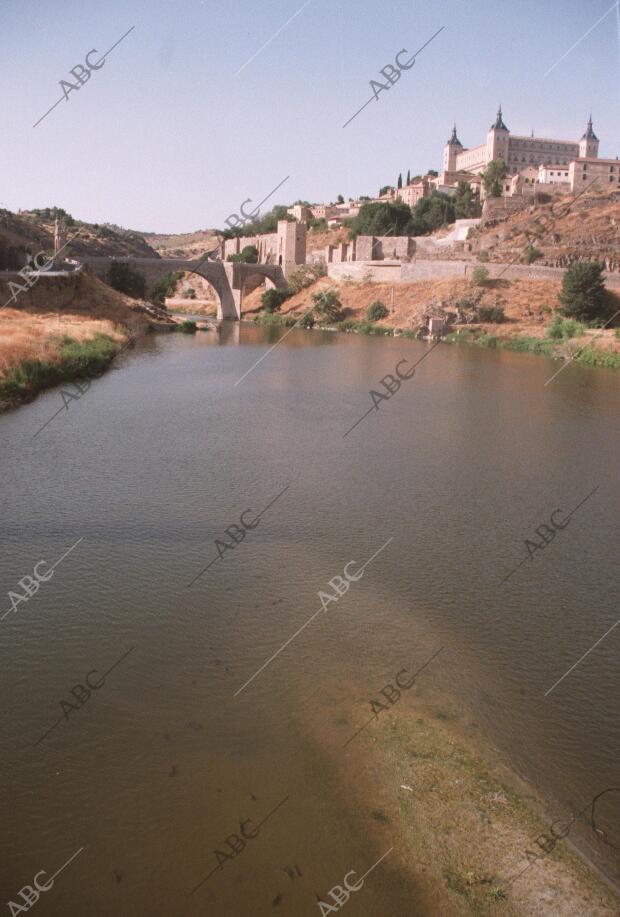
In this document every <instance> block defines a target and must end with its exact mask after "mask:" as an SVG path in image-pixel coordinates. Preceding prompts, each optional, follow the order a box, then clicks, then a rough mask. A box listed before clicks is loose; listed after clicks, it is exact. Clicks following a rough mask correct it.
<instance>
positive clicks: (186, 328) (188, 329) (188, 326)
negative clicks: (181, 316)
mask: <svg viewBox="0 0 620 917" xmlns="http://www.w3.org/2000/svg"><path fill="white" fill-rule="evenodd" d="M177 331H180V332H181V334H196V322H191V321H189V320H187V321H184V322H180V323H179V324H178V325H177Z"/></svg>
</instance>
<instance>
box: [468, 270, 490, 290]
mask: <svg viewBox="0 0 620 917" xmlns="http://www.w3.org/2000/svg"><path fill="white" fill-rule="evenodd" d="M471 276H472V280H473V281H474V283H475V284H476V286H477V287H484V286H486V284H487V281H488V279H489V272H488V271H487V269H486V267H475V268H474V269H473V271H472V275H471Z"/></svg>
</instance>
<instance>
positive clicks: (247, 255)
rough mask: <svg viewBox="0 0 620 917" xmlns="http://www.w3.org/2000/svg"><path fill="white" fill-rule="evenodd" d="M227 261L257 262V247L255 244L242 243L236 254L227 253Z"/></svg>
mask: <svg viewBox="0 0 620 917" xmlns="http://www.w3.org/2000/svg"><path fill="white" fill-rule="evenodd" d="M226 260H227V261H240V262H241V263H242V264H257V263H258V249H257V247H256V246H255V245H244V246H243V248H242V250H241V252H240V253H239V254H238V255H229V256H228V258H227V259H226Z"/></svg>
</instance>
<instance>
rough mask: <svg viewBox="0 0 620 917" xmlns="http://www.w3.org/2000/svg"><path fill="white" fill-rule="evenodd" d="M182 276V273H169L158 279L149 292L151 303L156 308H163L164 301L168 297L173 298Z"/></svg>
mask: <svg viewBox="0 0 620 917" xmlns="http://www.w3.org/2000/svg"><path fill="white" fill-rule="evenodd" d="M182 276H183V272H182V271H170V272H169V273H168V274H164V276H163V277H160V279H159V280H158V281H157V283H156V284H155V285H154V286H153V289H152V290H151V295H150V296H149V299H150V300H151V302H152V303H154V305H156V306H164V300H165V299H166V298H167V297H169V296H174V291H175V290H176V288H177V284H178V282H179V280H180V279H181V277H182Z"/></svg>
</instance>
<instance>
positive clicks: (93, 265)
mask: <svg viewBox="0 0 620 917" xmlns="http://www.w3.org/2000/svg"><path fill="white" fill-rule="evenodd" d="M81 260H82V261H83V263H84V264H85V265H88V267H90V269H91V270H92V271H93V272H94V273H95V274H96V275H97V276H98V277H100V278H101V279H102V280H106V279H107V276H108V272H109V270H110V265H111V264H112V263H113V262H114V261H122V262H124V263H126V264H129V265H130V266H131V267H132V268H133V269H134V270H136V271H138V272H139V273H141V274H142V275H143V276H144V278H145V280H146V288H147V294H148V293H150V291H151V290H152V289H153V287H154V285H155V284H156V283H157V281H158V280H160V279H161V278H162V277H165V275H166V274H169V273H170V272H171V271H183V272H184V273H186V274H199V275H200V276H201V277H203V278H204V279H205V280H206V281H207V282H208V283H210V284H211V286H212V287H213V289H214V290H215V293H216V296H217V318H218V320H219V321H222V320H224V321H226V320H229V321H239V320H240V318H241V302H242V300H243V296H244V294H245V293H248V292H250V289H256V286H258V283H260V282H262V281H263V280H265V282H266V283H269V284H271V285H273V286H276V287H278V288H279V289H286V287H287V283H286V279H285V277H284V272H283V270H282V268H281V267H280V266H279V265H276V264H244V263H240V262H226V261H210V260H208V259H203V260H201V261H186V260H184V259H181V258H109V257H108V258H104V257H92V258H90V257H87V258H82V259H81ZM258 278H260V279H258ZM257 280H258V283H257V282H256V281H257ZM252 283H256V285H255V286H254V287H252V286H251V284H252Z"/></svg>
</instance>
